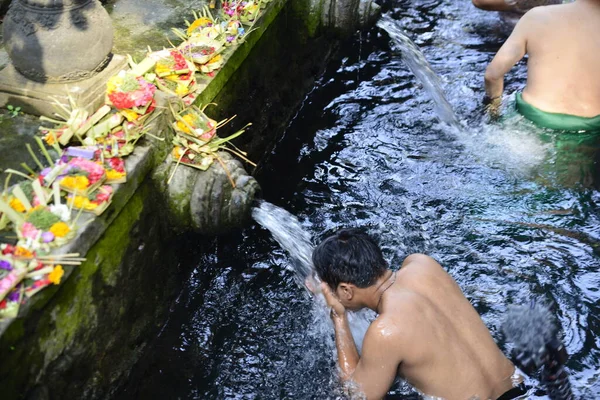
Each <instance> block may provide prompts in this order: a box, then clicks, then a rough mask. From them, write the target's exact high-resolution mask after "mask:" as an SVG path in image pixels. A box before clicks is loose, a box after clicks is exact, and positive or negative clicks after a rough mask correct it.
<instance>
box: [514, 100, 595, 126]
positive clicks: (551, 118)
mask: <svg viewBox="0 0 600 400" xmlns="http://www.w3.org/2000/svg"><path fill="white" fill-rule="evenodd" d="M516 100H517V103H516V106H517V111H519V113H521V115H523V116H524V117H525V118H527V119H528V120H530V121H532V122H533V123H534V124H536V125H538V126H540V127H542V128H549V129H556V130H562V131H593V132H600V115H598V116H595V117H589V118H587V117H578V116H576V115H570V114H559V113H551V112H546V111H542V110H540V109H539V108H536V107H534V106H532V105H531V104H529V103H527V102H526V101H525V100H523V96H522V95H521V93H517V95H516Z"/></svg>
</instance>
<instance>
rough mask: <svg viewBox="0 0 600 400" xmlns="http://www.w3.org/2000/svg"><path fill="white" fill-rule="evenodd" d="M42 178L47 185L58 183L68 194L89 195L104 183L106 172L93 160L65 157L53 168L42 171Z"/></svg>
mask: <svg viewBox="0 0 600 400" xmlns="http://www.w3.org/2000/svg"><path fill="white" fill-rule="evenodd" d="M40 176H41V178H42V179H43V180H44V182H46V184H47V185H51V184H52V183H54V182H58V184H59V185H60V188H61V189H62V190H64V191H66V192H69V193H74V194H81V195H87V194H89V193H91V192H93V191H94V190H96V189H97V188H98V187H99V186H100V185H102V184H103V183H104V181H105V180H106V171H105V170H104V167H103V166H102V165H100V164H98V163H96V162H94V161H92V160H88V159H85V158H83V157H68V156H66V155H63V156H62V157H61V158H60V160H59V162H57V163H56V164H55V165H54V166H53V167H51V168H46V169H44V170H42V172H41V173H40Z"/></svg>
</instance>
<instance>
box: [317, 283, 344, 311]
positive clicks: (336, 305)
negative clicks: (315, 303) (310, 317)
mask: <svg viewBox="0 0 600 400" xmlns="http://www.w3.org/2000/svg"><path fill="white" fill-rule="evenodd" d="M321 291H322V292H323V296H325V301H326V302H327V305H328V306H329V307H330V308H331V318H335V317H342V316H343V315H344V314H346V307H344V305H343V304H342V303H340V301H339V300H338V299H337V297H336V296H335V295H334V294H333V292H332V291H331V289H330V288H329V285H328V284H326V283H325V282H321Z"/></svg>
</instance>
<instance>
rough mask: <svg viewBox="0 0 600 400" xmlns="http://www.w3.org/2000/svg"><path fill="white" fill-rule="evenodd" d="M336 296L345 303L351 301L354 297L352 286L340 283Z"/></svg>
mask: <svg viewBox="0 0 600 400" xmlns="http://www.w3.org/2000/svg"><path fill="white" fill-rule="evenodd" d="M338 295H339V296H340V298H342V299H344V300H346V301H350V300H352V298H353V297H354V285H352V284H350V283H340V284H339V285H338Z"/></svg>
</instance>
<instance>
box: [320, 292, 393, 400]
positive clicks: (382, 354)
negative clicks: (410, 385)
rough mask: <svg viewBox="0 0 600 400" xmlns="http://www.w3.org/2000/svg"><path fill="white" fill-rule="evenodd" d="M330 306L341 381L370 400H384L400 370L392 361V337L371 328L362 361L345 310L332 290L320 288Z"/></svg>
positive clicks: (365, 340)
mask: <svg viewBox="0 0 600 400" xmlns="http://www.w3.org/2000/svg"><path fill="white" fill-rule="evenodd" d="M321 288H322V291H323V295H324V296H325V299H326V301H327V304H328V305H329V306H330V307H331V319H332V321H333V326H334V329H335V344H336V347H337V353H338V362H339V367H340V369H341V378H342V380H343V381H344V382H352V383H355V384H357V385H358V387H359V390H360V392H361V393H362V394H364V395H365V396H366V397H367V399H368V400H373V399H381V398H383V396H385V394H386V393H387V392H388V390H389V389H390V387H391V386H392V384H393V382H394V379H395V377H396V373H397V370H398V364H399V361H398V360H397V359H396V357H392V354H393V352H391V351H390V349H391V346H394V345H397V344H394V343H389V341H390V339H391V338H390V336H389V335H383V334H382V333H381V332H382V330H381V329H379V327H377V326H376V325H375V324H376V323H375V322H374V323H373V324H372V325H371V327H369V329H368V330H367V333H366V335H365V338H364V340H363V352H362V353H363V354H362V357H360V356H359V355H358V350H357V349H356V345H355V343H354V338H353V337H352V332H351V331H350V325H349V324H348V317H347V315H346V310H345V308H344V306H343V305H342V304H341V303H340V302H339V300H337V299H336V298H335V297H334V295H333V294H332V292H331V289H329V287H328V286H327V285H326V284H325V283H323V284H322V285H321Z"/></svg>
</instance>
